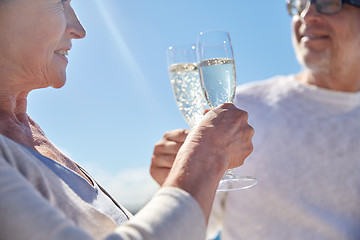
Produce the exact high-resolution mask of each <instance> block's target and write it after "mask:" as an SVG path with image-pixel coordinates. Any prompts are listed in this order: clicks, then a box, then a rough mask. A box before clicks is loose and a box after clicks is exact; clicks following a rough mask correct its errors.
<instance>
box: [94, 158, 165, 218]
mask: <svg viewBox="0 0 360 240" xmlns="http://www.w3.org/2000/svg"><path fill="white" fill-rule="evenodd" d="M87 170H88V171H89V172H90V174H91V175H92V176H93V177H94V178H95V180H96V181H98V183H99V184H100V185H101V186H102V187H104V188H105V189H106V191H107V192H109V193H110V195H111V196H112V197H113V198H114V199H115V200H116V201H118V202H119V203H120V204H121V205H123V206H124V207H126V208H127V209H128V210H129V211H131V212H133V213H134V212H137V211H138V210H139V209H140V208H141V207H143V206H144V205H145V204H146V203H147V202H148V201H149V200H150V199H151V197H152V196H153V195H154V194H155V193H156V191H157V190H158V189H159V185H158V184H157V183H156V182H155V180H153V179H152V177H151V176H150V173H149V169H148V168H135V169H124V170H121V171H120V172H118V173H116V174H111V173H109V171H107V170H105V169H101V167H100V168H99V166H98V164H96V166H95V165H92V166H91V165H90V166H87Z"/></svg>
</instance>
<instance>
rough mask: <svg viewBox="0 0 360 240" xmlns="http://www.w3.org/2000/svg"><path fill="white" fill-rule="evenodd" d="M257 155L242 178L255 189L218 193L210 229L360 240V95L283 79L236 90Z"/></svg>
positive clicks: (239, 234)
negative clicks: (250, 179) (254, 180)
mask: <svg viewBox="0 0 360 240" xmlns="http://www.w3.org/2000/svg"><path fill="white" fill-rule="evenodd" d="M235 105H236V106H237V107H239V108H242V109H244V110H246V111H248V113H249V123H250V125H252V126H253V127H254V129H255V135H254V137H253V144H254V152H253V153H252V154H251V155H250V156H249V157H248V159H247V160H246V161H245V164H244V166H242V167H241V168H238V169H236V172H237V173H238V174H239V175H250V176H254V177H256V178H257V179H258V181H259V182H258V184H257V185H256V186H255V187H253V188H250V189H247V190H241V191H234V192H230V193H220V194H218V195H217V197H216V200H215V203H214V209H213V214H212V216H211V219H210V225H209V229H211V231H212V232H214V231H216V230H218V227H219V224H222V223H223V231H222V239H223V240H229V239H234V240H235V239H236V240H242V239H251V240H257V239H259V240H260V239H261V240H264V239H267V240H283V239H291V240H297V239H299V240H304V239H311V240H341V239H347V240H350V239H351V240H358V239H360V207H359V204H360V92H358V93H345V92H338V91H331V90H326V89H321V88H318V87H316V86H311V85H304V84H301V83H299V82H298V81H296V79H295V77H294V76H287V77H284V76H278V77H275V78H273V79H270V80H267V81H262V82H258V83H251V84H247V85H244V86H239V87H238V89H237V93H236V99H235Z"/></svg>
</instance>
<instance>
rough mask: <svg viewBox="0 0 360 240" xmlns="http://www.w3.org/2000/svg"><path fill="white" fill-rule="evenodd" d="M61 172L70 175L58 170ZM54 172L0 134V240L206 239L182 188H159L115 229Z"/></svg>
mask: <svg viewBox="0 0 360 240" xmlns="http://www.w3.org/2000/svg"><path fill="white" fill-rule="evenodd" d="M64 170H67V171H71V170H69V169H65V168H61V167H60V168H58V169H57V170H56V171H60V172H61V171H64ZM56 171H54V169H51V168H49V166H47V165H46V164H44V162H43V161H42V160H41V157H40V155H39V156H36V154H33V153H32V152H31V151H30V150H28V149H26V148H25V147H23V146H22V145H20V144H17V143H15V142H13V141H12V140H10V139H8V138H6V137H4V136H3V135H0V234H1V239H3V240H7V239H9V240H14V239H16V240H22V239H24V240H25V239H26V240H31V239H34V240H35V239H36V240H42V239H44V240H45V239H46V240H49V239H66V240H72V239H74V240H75V239H76V240H79V239H81V240H86V239H132V240H138V239H154V240H162V239H174V240H175V239H179V240H180V239H189V240H190V239H194V240H198V239H205V229H206V223H205V218H204V215H203V213H202V211H201V209H200V207H199V205H198V203H197V202H196V200H194V199H193V198H192V197H191V196H190V195H189V194H188V193H187V192H185V191H183V190H181V189H177V188H171V187H167V188H162V189H160V191H159V192H158V193H157V194H156V195H155V196H154V197H153V199H152V200H151V201H150V202H149V203H148V204H147V205H146V206H145V207H144V208H143V209H142V210H141V211H140V212H139V213H138V214H136V216H135V217H133V218H131V219H130V220H129V221H126V222H125V223H124V224H122V225H120V226H118V224H119V221H116V219H114V218H111V216H109V215H108V214H107V213H106V212H104V211H101V209H100V210H99V208H96V206H94V205H93V204H92V201H85V200H84V199H83V196H82V195H81V193H79V192H78V191H77V190H76V189H75V190H74V187H72V186H71V184H70V183H71V181H70V182H69V181H68V180H66V179H62V178H61V177H59V176H61V174H60V175H59V173H56ZM71 172H72V171H71ZM74 174H75V173H74ZM79 189H80V190H81V189H82V190H83V188H79ZM108 200H109V199H108ZM114 206H115V205H114ZM124 213H127V212H126V210H124ZM120 217H121V215H120ZM115 222H117V223H118V224H116V223H115ZM120 222H121V221H120Z"/></svg>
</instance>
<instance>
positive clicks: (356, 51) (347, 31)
mask: <svg viewBox="0 0 360 240" xmlns="http://www.w3.org/2000/svg"><path fill="white" fill-rule="evenodd" d="M292 27H293V36H292V38H293V45H294V48H295V53H296V56H297V58H298V60H299V62H300V63H301V64H302V65H304V66H305V67H306V68H307V69H310V70H311V71H312V72H324V73H331V72H332V71H347V69H348V68H349V67H354V64H358V67H359V68H360V64H359V62H360V8H358V7H355V6H351V5H348V4H344V6H343V8H342V10H341V11H340V12H339V13H336V14H332V15H325V14H321V13H318V12H317V10H316V8H315V5H314V4H311V5H310V7H309V8H307V9H305V10H304V11H303V12H302V13H301V14H300V15H295V16H294V17H293V20H292Z"/></svg>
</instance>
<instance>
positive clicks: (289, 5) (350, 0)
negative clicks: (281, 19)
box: [286, 0, 360, 16]
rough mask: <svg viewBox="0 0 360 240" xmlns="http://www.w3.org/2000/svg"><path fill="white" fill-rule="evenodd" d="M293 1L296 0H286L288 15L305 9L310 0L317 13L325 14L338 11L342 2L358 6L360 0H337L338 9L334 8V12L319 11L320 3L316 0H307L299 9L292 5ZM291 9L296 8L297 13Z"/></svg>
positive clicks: (341, 6)
mask: <svg viewBox="0 0 360 240" xmlns="http://www.w3.org/2000/svg"><path fill="white" fill-rule="evenodd" d="M294 1H296V0H287V1H286V6H287V11H288V14H289V15H290V16H294V15H300V14H301V13H302V12H303V11H304V10H305V9H306V6H307V5H308V4H309V2H310V4H312V3H315V6H316V11H318V13H321V14H326V15H331V14H335V13H338V12H340V11H341V9H342V8H343V5H344V4H350V5H352V6H356V7H360V0H339V9H338V10H336V11H334V12H321V7H320V6H321V5H318V4H317V0H307V1H306V4H305V6H304V8H303V9H299V8H298V7H295V6H293V4H292V3H293V2H294ZM293 9H296V10H297V13H294V12H293V11H292V10H293Z"/></svg>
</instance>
